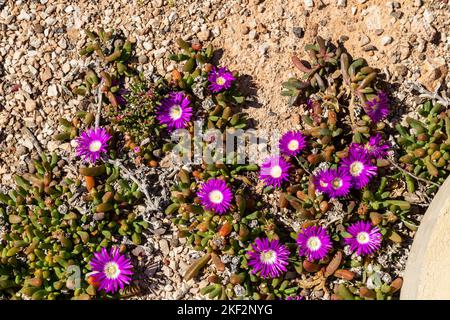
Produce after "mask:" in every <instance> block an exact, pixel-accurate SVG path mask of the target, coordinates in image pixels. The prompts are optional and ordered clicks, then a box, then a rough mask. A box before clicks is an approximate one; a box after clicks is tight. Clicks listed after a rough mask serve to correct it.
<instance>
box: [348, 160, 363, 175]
mask: <svg viewBox="0 0 450 320" xmlns="http://www.w3.org/2000/svg"><path fill="white" fill-rule="evenodd" d="M363 170H364V164H363V163H362V162H360V161H355V162H353V163H352V164H351V165H350V173H351V174H352V176H354V177H358V176H359V175H360V174H361V172H362V171H363Z"/></svg>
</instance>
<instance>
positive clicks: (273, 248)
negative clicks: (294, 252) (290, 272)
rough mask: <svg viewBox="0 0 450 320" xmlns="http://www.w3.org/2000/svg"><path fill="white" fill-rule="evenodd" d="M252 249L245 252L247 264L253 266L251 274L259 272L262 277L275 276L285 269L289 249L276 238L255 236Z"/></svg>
mask: <svg viewBox="0 0 450 320" xmlns="http://www.w3.org/2000/svg"><path fill="white" fill-rule="evenodd" d="M252 249H253V251H248V252H247V254H248V255H249V256H250V257H249V260H248V266H250V267H253V270H252V271H251V272H252V273H253V274H256V273H258V272H260V275H261V277H263V278H267V277H270V278H276V277H278V276H280V275H281V273H282V272H285V271H286V266H287V265H288V261H287V260H288V258H289V250H288V248H287V247H286V246H285V245H283V244H281V243H279V241H278V240H271V241H270V240H269V239H267V238H263V239H260V238H257V239H256V240H255V243H254V244H252Z"/></svg>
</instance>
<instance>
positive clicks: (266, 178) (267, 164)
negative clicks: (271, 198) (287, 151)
mask: <svg viewBox="0 0 450 320" xmlns="http://www.w3.org/2000/svg"><path fill="white" fill-rule="evenodd" d="M290 167H291V165H290V164H289V163H287V162H286V161H285V160H283V159H282V158H281V157H279V156H273V157H269V158H268V159H266V161H264V163H263V164H262V165H261V171H260V174H259V179H261V180H262V181H263V182H264V184H265V185H267V186H273V187H280V186H281V183H282V182H283V181H288V180H289V173H288V171H289V169H290Z"/></svg>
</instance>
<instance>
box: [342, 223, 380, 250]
mask: <svg viewBox="0 0 450 320" xmlns="http://www.w3.org/2000/svg"><path fill="white" fill-rule="evenodd" d="M347 232H348V233H349V234H351V235H352V237H351V238H345V243H346V244H348V245H350V250H351V251H355V250H356V254H357V255H358V256H362V255H367V254H371V253H373V252H375V251H376V250H378V249H379V248H380V245H381V240H382V236H381V233H380V230H379V229H378V227H372V225H371V224H370V223H369V222H365V221H358V222H356V223H354V224H352V225H350V226H349V227H348V228H347Z"/></svg>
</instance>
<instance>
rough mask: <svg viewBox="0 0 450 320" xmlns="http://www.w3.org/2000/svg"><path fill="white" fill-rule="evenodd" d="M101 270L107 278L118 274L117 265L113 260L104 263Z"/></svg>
mask: <svg viewBox="0 0 450 320" xmlns="http://www.w3.org/2000/svg"><path fill="white" fill-rule="evenodd" d="M103 272H104V273H105V276H106V277H107V278H108V279H116V278H117V277H118V276H119V274H120V269H119V265H118V264H117V263H115V262H113V261H111V262H108V263H107V264H105V267H104V268H103Z"/></svg>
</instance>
